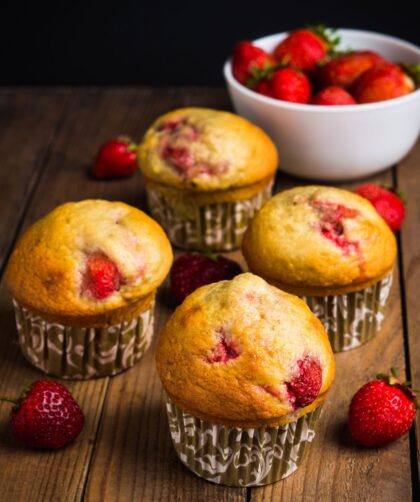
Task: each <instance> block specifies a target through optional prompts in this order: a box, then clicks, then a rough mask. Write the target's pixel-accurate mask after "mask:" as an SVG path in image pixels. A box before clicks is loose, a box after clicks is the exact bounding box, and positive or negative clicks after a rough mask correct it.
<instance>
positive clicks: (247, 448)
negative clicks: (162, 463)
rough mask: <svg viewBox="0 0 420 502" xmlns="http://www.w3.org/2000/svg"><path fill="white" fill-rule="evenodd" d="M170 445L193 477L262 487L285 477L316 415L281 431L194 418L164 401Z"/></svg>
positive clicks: (299, 456) (311, 433)
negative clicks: (231, 425) (246, 427)
mask: <svg viewBox="0 0 420 502" xmlns="http://www.w3.org/2000/svg"><path fill="white" fill-rule="evenodd" d="M166 407H167V413H168V421H169V429H170V432H171V436H172V442H173V445H174V447H175V450H176V452H177V453H178V456H179V458H180V460H181V461H182V462H183V463H184V464H185V465H186V466H187V467H188V468H189V469H191V470H192V471H193V472H194V473H195V474H197V475H198V476H200V477H202V478H204V479H206V480H207V481H212V482H213V483H218V484H222V485H228V486H262V485H267V484H269V483H274V482H275V481H279V480H280V479H283V478H285V477H287V476H290V474H292V473H293V472H295V470H296V469H297V468H298V466H299V464H300V463H301V462H302V459H303V457H304V452H305V450H306V449H307V447H308V446H309V444H310V443H311V442H312V440H313V439H314V437H315V431H314V426H315V423H316V421H317V420H318V418H319V415H320V413H321V407H318V408H317V409H315V410H314V411H312V412H311V413H308V414H307V415H305V416H303V417H301V418H299V419H298V420H297V421H296V422H292V423H290V424H287V425H285V426H281V427H260V428H250V429H241V428H237V427H226V426H223V425H216V424H212V423H210V422H206V421H204V420H200V419H199V418H196V417H193V416H192V415H189V414H188V413H185V412H184V411H182V410H181V409H180V408H178V407H177V406H176V405H175V404H173V402H172V401H170V400H169V399H168V400H167V405H166Z"/></svg>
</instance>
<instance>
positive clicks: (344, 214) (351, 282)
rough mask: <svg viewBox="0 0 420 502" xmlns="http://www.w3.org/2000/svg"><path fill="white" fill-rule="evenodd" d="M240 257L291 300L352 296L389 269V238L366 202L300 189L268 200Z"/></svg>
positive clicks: (343, 193) (341, 193) (393, 249)
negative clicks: (299, 296)
mask: <svg viewBox="0 0 420 502" xmlns="http://www.w3.org/2000/svg"><path fill="white" fill-rule="evenodd" d="M242 251H243V254H244V256H245V259H246V261H247V263H248V266H249V268H250V270H251V271H252V272H254V273H255V274H258V275H260V276H261V277H264V278H265V279H266V280H267V281H269V282H270V283H272V284H274V285H276V286H278V287H280V288H282V289H284V290H286V291H289V292H291V293H294V294H298V295H306V294H310V295H314V296H326V295H335V294H343V293H348V292H354V291H358V290H361V289H364V288H366V287H368V286H370V285H372V284H374V283H375V282H377V281H379V280H381V279H382V278H383V277H385V276H386V275H387V274H388V273H390V272H391V271H392V269H393V266H394V263H395V260H396V253H397V245H396V240H395V237H394V234H393V233H392V231H391V230H390V229H389V227H388V225H387V224H386V223H385V221H384V220H383V219H382V218H381V217H380V216H379V214H378V213H377V212H376V210H375V208H374V207H373V206H372V204H371V203H370V202H369V201H367V200H366V199H364V198H362V197H360V196H358V195H357V194H355V193H352V192H349V191H347V190H342V189H338V188H333V187H322V186H305V187H297V188H293V189H291V190H286V191H284V192H281V193H279V194H277V195H275V196H274V197H273V198H272V199H270V200H269V201H268V202H267V203H266V204H265V205H264V206H263V207H262V208H261V209H260V210H259V211H258V213H257V214H256V215H255V217H254V218H253V220H252V222H251V224H250V226H249V227H248V229H247V231H246V233H245V236H244V239H243V242H242Z"/></svg>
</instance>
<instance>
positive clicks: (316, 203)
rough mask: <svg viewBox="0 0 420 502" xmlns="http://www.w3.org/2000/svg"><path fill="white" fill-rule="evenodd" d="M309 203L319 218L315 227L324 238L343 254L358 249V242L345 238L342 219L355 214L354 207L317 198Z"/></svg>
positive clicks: (353, 216)
mask: <svg viewBox="0 0 420 502" xmlns="http://www.w3.org/2000/svg"><path fill="white" fill-rule="evenodd" d="M310 204H311V207H312V208H313V209H315V211H316V212H317V214H318V216H319V218H320V221H319V223H318V225H317V228H318V229H319V230H320V232H321V233H322V235H323V236H324V237H325V238H326V239H328V240H330V241H331V242H333V243H334V244H335V245H336V246H337V247H339V248H340V249H341V250H342V251H343V253H344V254H350V253H351V252H354V251H358V249H359V243H358V242H357V241H350V240H348V239H347V238H346V236H345V232H344V225H343V220H344V219H346V218H355V217H356V216H357V214H358V213H357V211H356V210H355V209H352V208H349V207H346V206H344V205H343V204H336V203H334V202H326V201H321V200H318V199H315V200H312V201H311V203H310Z"/></svg>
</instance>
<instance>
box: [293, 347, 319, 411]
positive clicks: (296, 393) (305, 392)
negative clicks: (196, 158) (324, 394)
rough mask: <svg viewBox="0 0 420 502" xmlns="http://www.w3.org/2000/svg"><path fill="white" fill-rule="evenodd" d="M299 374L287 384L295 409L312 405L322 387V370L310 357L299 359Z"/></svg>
mask: <svg viewBox="0 0 420 502" xmlns="http://www.w3.org/2000/svg"><path fill="white" fill-rule="evenodd" d="M297 366H298V372H297V374H296V376H295V377H294V378H293V380H291V381H290V382H286V387H287V391H288V394H289V399H290V402H291V403H292V405H293V407H295V408H304V407H305V406H308V405H310V404H311V403H312V402H313V401H314V400H315V399H316V397H317V396H318V394H319V390H320V389H321V385H322V369H321V366H320V364H319V362H318V361H317V360H315V359H313V358H312V357H310V356H306V357H305V358H304V359H299V361H298V362H297Z"/></svg>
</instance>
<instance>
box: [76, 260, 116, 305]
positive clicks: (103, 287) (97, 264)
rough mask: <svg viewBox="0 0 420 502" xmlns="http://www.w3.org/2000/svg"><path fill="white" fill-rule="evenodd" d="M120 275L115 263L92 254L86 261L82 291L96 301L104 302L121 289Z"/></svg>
mask: <svg viewBox="0 0 420 502" xmlns="http://www.w3.org/2000/svg"><path fill="white" fill-rule="evenodd" d="M120 280H121V277H120V273H119V271H118V268H117V266H116V265H115V263H114V262H113V261H111V260H110V259H109V258H107V257H106V256H104V255H102V254H99V253H97V254H92V255H90V256H89V257H88V259H87V261H86V269H85V272H84V275H83V279H82V290H83V292H85V293H87V294H89V295H90V296H92V297H93V298H95V299H96V300H103V299H105V298H107V297H108V296H109V295H111V294H112V293H114V291H117V290H118V289H119V287H120Z"/></svg>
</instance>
